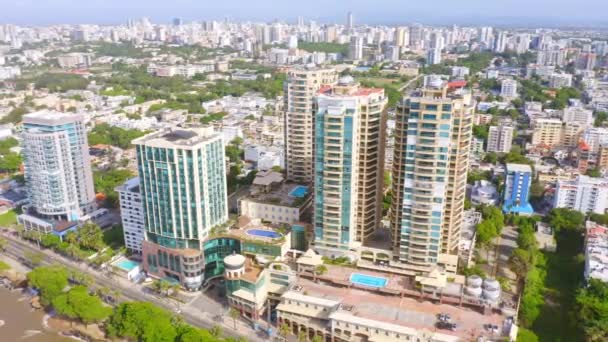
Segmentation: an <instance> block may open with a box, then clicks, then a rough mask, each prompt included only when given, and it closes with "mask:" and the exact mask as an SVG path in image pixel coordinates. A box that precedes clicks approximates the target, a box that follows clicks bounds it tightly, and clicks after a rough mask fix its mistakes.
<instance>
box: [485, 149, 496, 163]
mask: <svg viewBox="0 0 608 342" xmlns="http://www.w3.org/2000/svg"><path fill="white" fill-rule="evenodd" d="M483 160H484V161H485V162H486V163H491V164H496V162H497V161H498V155H497V154H496V152H488V153H486V155H485V156H484V158H483Z"/></svg>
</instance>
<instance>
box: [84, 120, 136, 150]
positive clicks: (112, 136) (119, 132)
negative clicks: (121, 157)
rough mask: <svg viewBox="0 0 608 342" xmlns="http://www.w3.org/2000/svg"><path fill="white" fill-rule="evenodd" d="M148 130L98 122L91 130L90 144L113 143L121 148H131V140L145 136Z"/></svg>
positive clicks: (89, 135)
mask: <svg viewBox="0 0 608 342" xmlns="http://www.w3.org/2000/svg"><path fill="white" fill-rule="evenodd" d="M144 134H146V132H143V131H139V130H136V129H122V128H119V127H114V126H110V125H108V124H106V123H102V124H98V125H96V126H95V127H93V129H92V130H91V131H90V132H89V134H88V141H89V145H98V144H103V145H112V146H116V147H120V148H123V149H125V148H129V147H131V146H132V144H131V142H132V141H133V140H134V139H136V138H139V137H141V136H143V135H144Z"/></svg>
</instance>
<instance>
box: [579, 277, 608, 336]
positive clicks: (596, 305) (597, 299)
mask: <svg viewBox="0 0 608 342" xmlns="http://www.w3.org/2000/svg"><path fill="white" fill-rule="evenodd" d="M576 315H577V320H576V321H577V322H578V325H579V326H580V327H581V329H582V330H583V333H584V334H585V338H586V340H587V341H606V340H608V284H607V283H605V282H602V281H600V280H598V279H591V280H590V281H589V284H588V286H587V287H586V288H582V289H581V290H579V292H578V293H577V295H576Z"/></svg>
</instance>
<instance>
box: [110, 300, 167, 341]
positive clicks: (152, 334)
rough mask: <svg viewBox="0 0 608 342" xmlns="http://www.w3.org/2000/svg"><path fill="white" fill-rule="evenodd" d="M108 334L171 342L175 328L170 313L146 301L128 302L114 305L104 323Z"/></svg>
mask: <svg viewBox="0 0 608 342" xmlns="http://www.w3.org/2000/svg"><path fill="white" fill-rule="evenodd" d="M106 327H107V331H108V335H109V336H112V337H123V338H130V339H134V340H139V341H142V342H173V341H175V339H176V337H177V329H176V328H175V326H174V325H173V324H172V321H171V315H170V314H169V313H168V312H167V311H165V310H163V309H161V308H159V307H156V306H155V305H153V304H152V303H147V302H128V303H122V304H120V305H119V306H117V307H116V309H115V310H114V313H113V314H112V315H111V316H110V319H109V320H108V322H107V323H106Z"/></svg>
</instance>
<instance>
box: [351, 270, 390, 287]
mask: <svg viewBox="0 0 608 342" xmlns="http://www.w3.org/2000/svg"><path fill="white" fill-rule="evenodd" d="M350 282H351V283H353V284H356V285H363V286H369V287H385V286H386V284H387V283H388V279H386V278H383V277H375V276H370V275H367V274H361V273H352V274H351V275H350Z"/></svg>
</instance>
